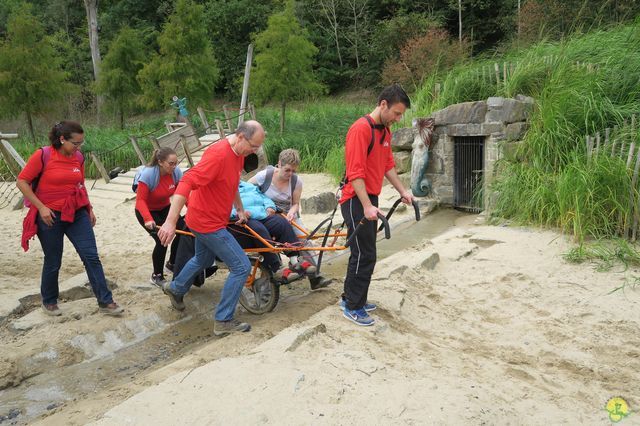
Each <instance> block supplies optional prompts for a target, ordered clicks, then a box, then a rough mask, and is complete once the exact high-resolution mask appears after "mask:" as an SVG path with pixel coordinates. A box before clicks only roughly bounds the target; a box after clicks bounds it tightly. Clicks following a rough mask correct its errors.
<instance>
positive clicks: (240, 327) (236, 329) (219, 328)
mask: <svg viewBox="0 0 640 426" xmlns="http://www.w3.org/2000/svg"><path fill="white" fill-rule="evenodd" d="M249 330H251V326H250V325H249V324H247V323H246V322H240V321H238V320H237V319H232V320H229V321H215V322H214V323H213V334H215V335H216V336H224V335H226V334H230V333H246V332H247V331H249Z"/></svg>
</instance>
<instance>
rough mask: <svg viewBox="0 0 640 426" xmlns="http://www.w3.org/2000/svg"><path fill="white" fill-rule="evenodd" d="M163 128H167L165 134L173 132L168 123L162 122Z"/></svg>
mask: <svg viewBox="0 0 640 426" xmlns="http://www.w3.org/2000/svg"><path fill="white" fill-rule="evenodd" d="M164 127H166V128H167V132H173V128H172V127H171V123H169V122H168V121H165V122H164Z"/></svg>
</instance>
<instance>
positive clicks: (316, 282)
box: [309, 276, 333, 290]
mask: <svg viewBox="0 0 640 426" xmlns="http://www.w3.org/2000/svg"><path fill="white" fill-rule="evenodd" d="M332 282H333V280H332V279H331V278H327V277H323V276H318V277H309V284H310V286H311V290H317V289H319V288H325V287H328V286H329V284H331V283H332Z"/></svg>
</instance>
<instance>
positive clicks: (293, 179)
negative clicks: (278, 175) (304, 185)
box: [291, 173, 298, 199]
mask: <svg viewBox="0 0 640 426" xmlns="http://www.w3.org/2000/svg"><path fill="white" fill-rule="evenodd" d="M297 184H298V175H297V174H295V173H294V174H292V175H291V199H293V191H295V190H296V185H297Z"/></svg>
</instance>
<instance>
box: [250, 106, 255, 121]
mask: <svg viewBox="0 0 640 426" xmlns="http://www.w3.org/2000/svg"><path fill="white" fill-rule="evenodd" d="M249 115H251V119H252V120H255V119H256V106H255V105H254V104H253V102H251V103H250V104H249Z"/></svg>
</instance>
